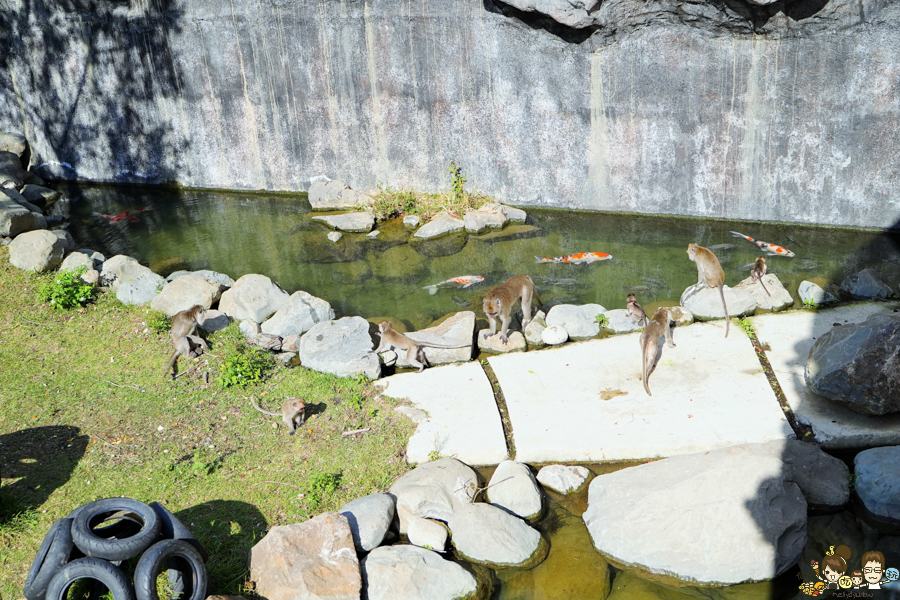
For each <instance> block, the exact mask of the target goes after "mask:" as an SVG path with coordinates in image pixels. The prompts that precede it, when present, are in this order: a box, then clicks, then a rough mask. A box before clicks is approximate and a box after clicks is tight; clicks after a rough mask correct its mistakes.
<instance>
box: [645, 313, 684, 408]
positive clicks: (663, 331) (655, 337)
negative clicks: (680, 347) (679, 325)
mask: <svg viewBox="0 0 900 600" xmlns="http://www.w3.org/2000/svg"><path fill="white" fill-rule="evenodd" d="M671 320H672V315H671V313H670V312H669V309H667V308H665V307H660V308H657V309H656V314H654V315H653V318H651V319H650V322H649V323H648V324H647V326H646V327H644V331H643V333H641V339H640V342H641V363H642V365H641V366H642V367H643V380H644V391H645V392H647V395H648V396H651V395H652V394H651V393H650V385H649V383H648V379H649V377H650V372H651V371H652V370H653V366H654V363H655V361H656V353H657V351H658V350H659V337H660V336H661V335H665V336H666V344H668V346H669V347H670V348H674V347H675V342H673V341H672V328H671V327H670V326H669V323H670V322H671Z"/></svg>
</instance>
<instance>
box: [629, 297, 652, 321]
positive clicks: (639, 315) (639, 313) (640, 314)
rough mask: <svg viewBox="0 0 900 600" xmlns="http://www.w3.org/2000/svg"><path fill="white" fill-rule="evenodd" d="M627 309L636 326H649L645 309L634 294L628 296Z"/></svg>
mask: <svg viewBox="0 0 900 600" xmlns="http://www.w3.org/2000/svg"><path fill="white" fill-rule="evenodd" d="M625 308H626V310H627V311H628V316H630V317H631V321H632V322H633V323H634V324H635V325H637V324H638V323H643V324H644V326H645V327H646V326H647V322H648V319H647V313H645V312H644V307H643V306H641V305H640V304H638V301H637V297H636V296H635V295H634V294H628V304H627V305H626V307H625Z"/></svg>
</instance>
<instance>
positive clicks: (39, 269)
mask: <svg viewBox="0 0 900 600" xmlns="http://www.w3.org/2000/svg"><path fill="white" fill-rule="evenodd" d="M64 252H65V251H64V248H63V243H62V240H60V239H59V238H58V237H56V236H55V235H53V233H52V232H50V231H47V230H45V229H41V230H38V231H29V232H27V233H21V234H19V235H18V236H16V238H15V239H14V240H13V241H12V243H10V244H9V263H10V264H11V265H12V266H14V267H16V268H17V269H23V270H25V271H32V272H34V273H45V272H47V271H50V270H52V269H55V268H56V267H57V266H58V265H59V264H60V263H61V262H62V259H63V254H64Z"/></svg>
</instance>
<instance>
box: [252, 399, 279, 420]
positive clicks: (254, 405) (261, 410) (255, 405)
mask: <svg viewBox="0 0 900 600" xmlns="http://www.w3.org/2000/svg"><path fill="white" fill-rule="evenodd" d="M250 404H252V405H253V408H255V409H256V410H258V411H259V412H261V413H263V414H264V415H269V416H270V417H280V416H281V413H276V412H269V411H267V410H263V409H261V408H260V407H259V404H257V403H256V396H250Z"/></svg>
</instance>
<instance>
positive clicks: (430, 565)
mask: <svg viewBox="0 0 900 600" xmlns="http://www.w3.org/2000/svg"><path fill="white" fill-rule="evenodd" d="M361 568H362V576H363V579H364V580H365V582H366V597H367V598H368V599H369V600H458V599H460V598H474V597H475V596H474V595H475V594H476V592H477V591H478V582H477V581H476V580H475V577H473V576H472V574H471V573H469V572H468V571H466V570H465V569H464V568H462V567H461V566H459V565H458V564H456V563H455V562H451V561H449V560H445V559H443V558H441V556H440V555H439V554H437V553H435V552H432V551H431V550H426V549H424V548H420V547H418V546H382V547H381V548H376V549H375V550H373V551H372V552H370V553H369V555H368V556H366V557H365V558H364V559H363V561H362V565H361Z"/></svg>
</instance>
